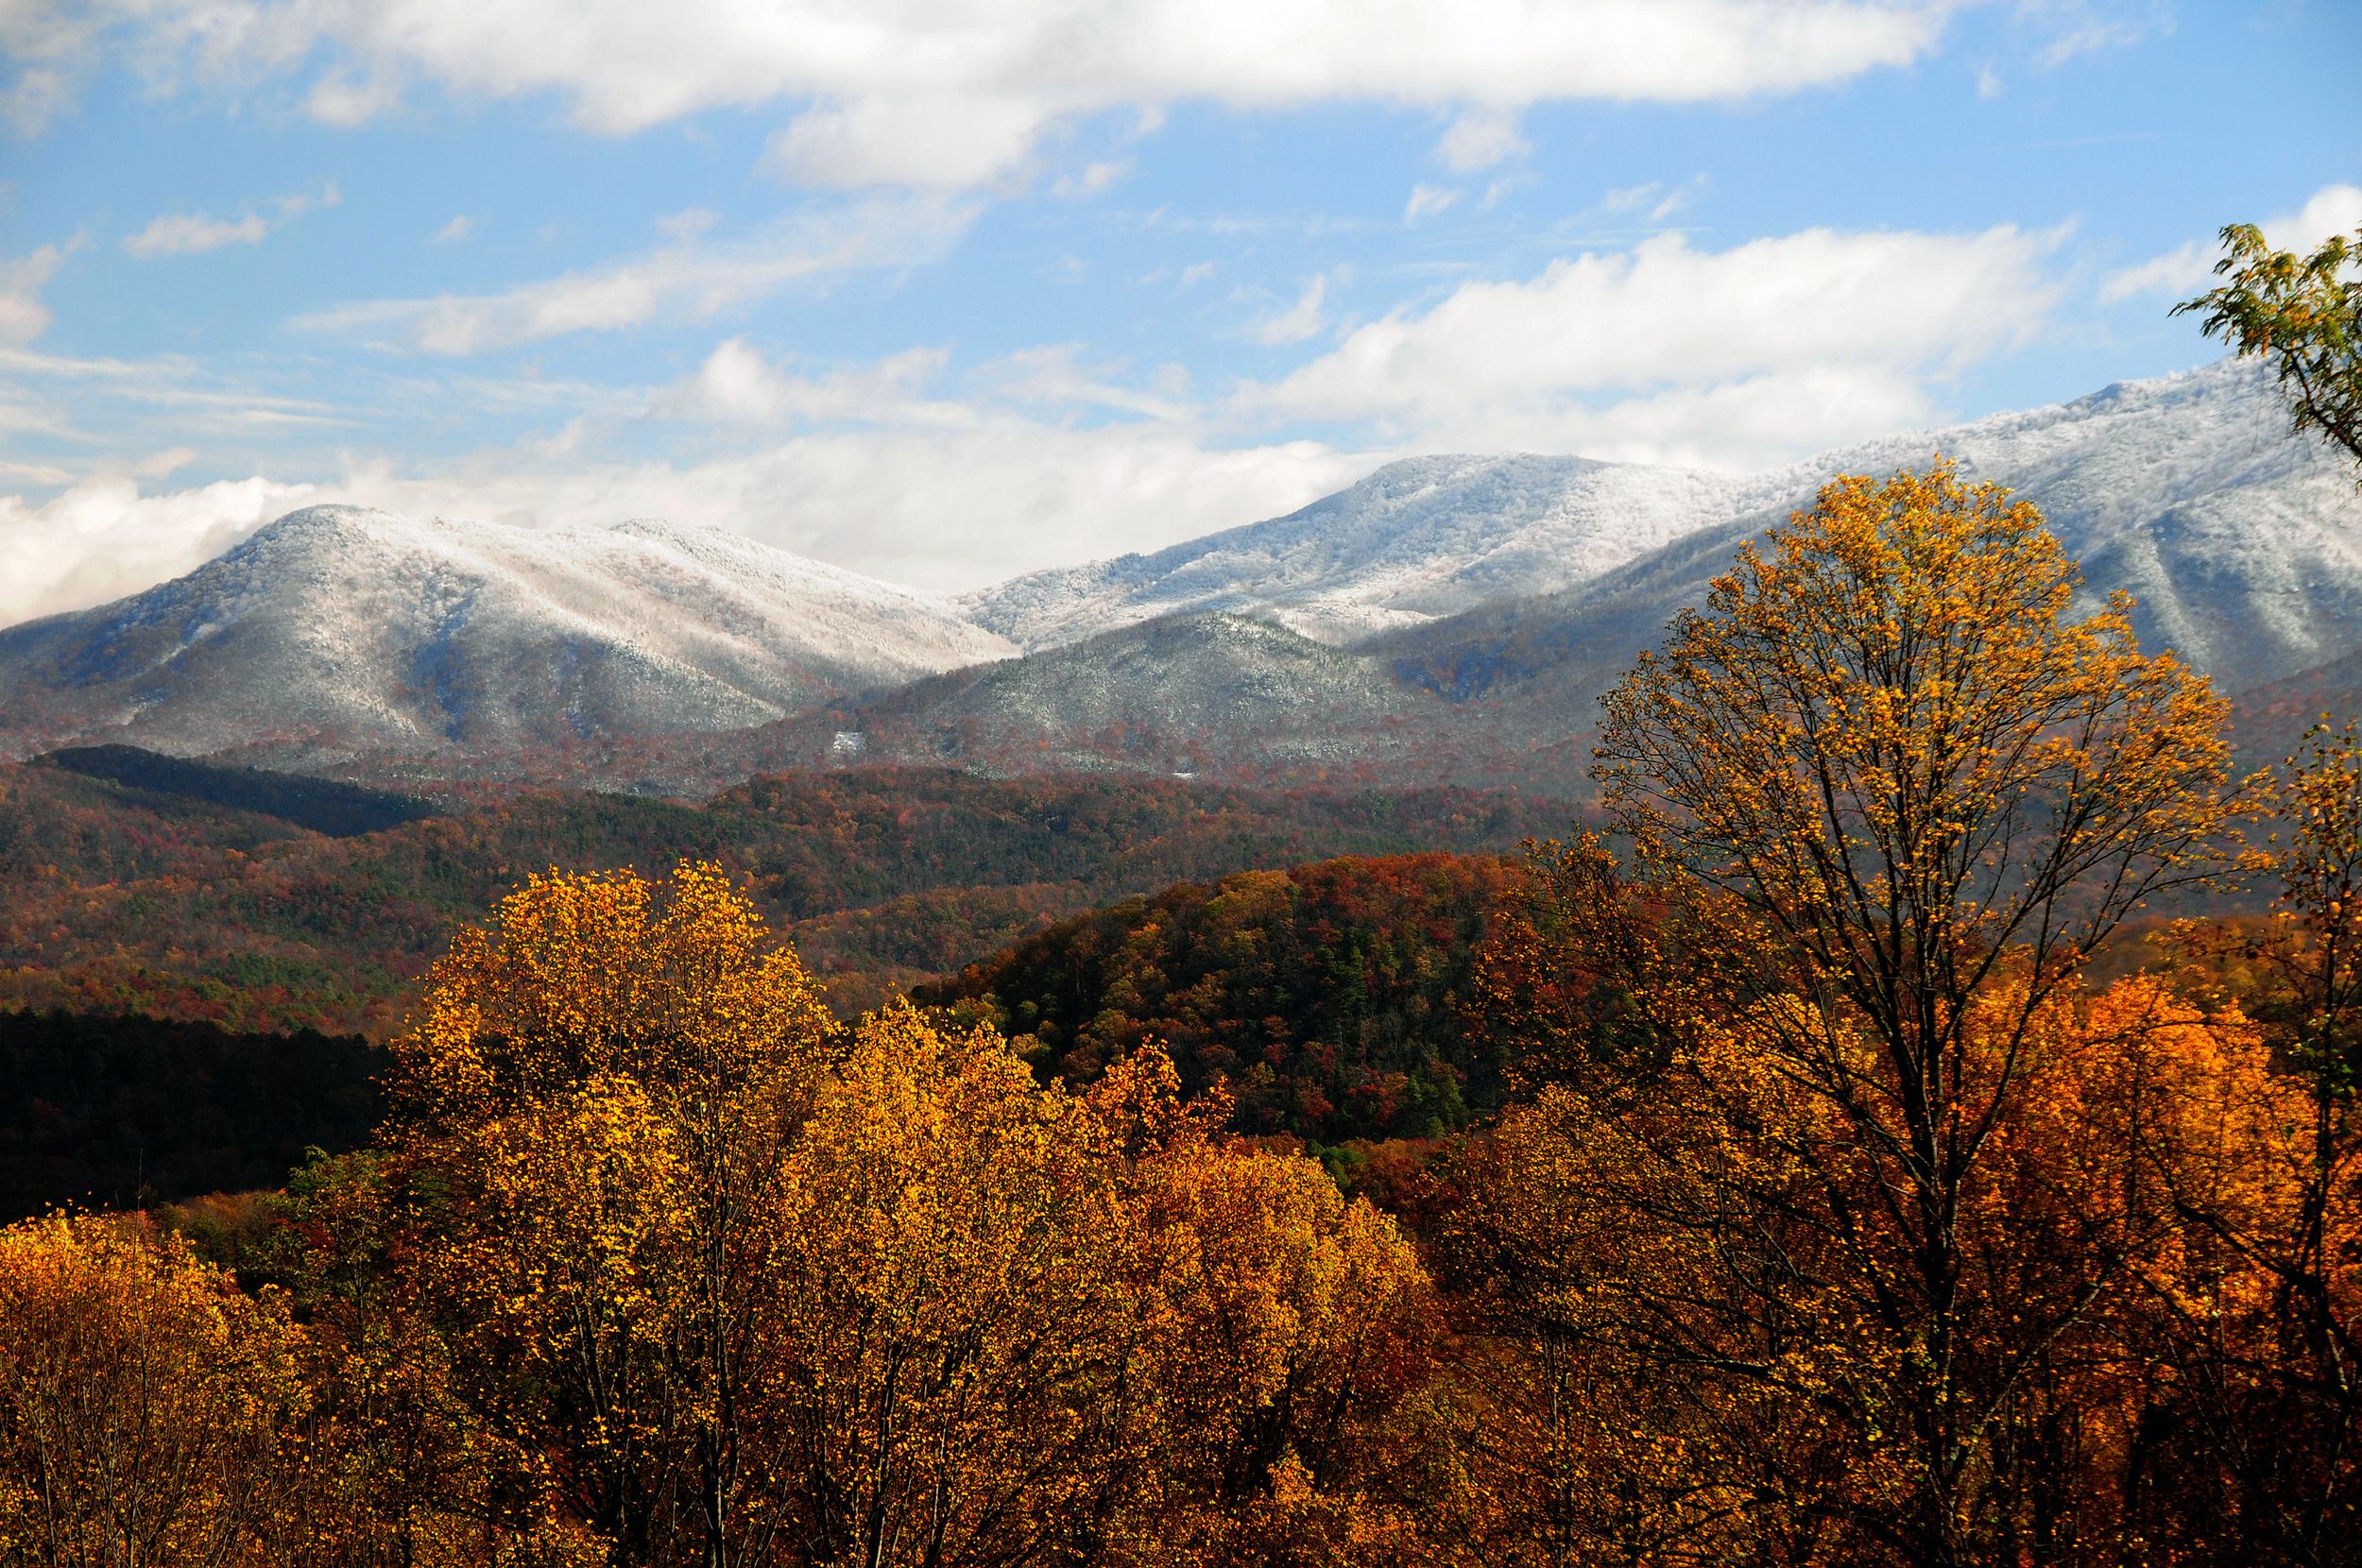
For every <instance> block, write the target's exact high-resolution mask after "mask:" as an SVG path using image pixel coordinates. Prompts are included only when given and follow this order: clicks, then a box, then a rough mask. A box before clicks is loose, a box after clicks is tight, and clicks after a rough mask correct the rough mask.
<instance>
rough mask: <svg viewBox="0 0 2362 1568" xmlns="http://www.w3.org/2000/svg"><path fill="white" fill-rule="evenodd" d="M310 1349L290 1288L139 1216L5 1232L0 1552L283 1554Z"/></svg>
mask: <svg viewBox="0 0 2362 1568" xmlns="http://www.w3.org/2000/svg"><path fill="white" fill-rule="evenodd" d="M299 1352H300V1337H299V1335H298V1334H297V1331H296V1330H295V1328H294V1326H293V1325H292V1324H291V1323H290V1322H289V1321H287V1314H286V1306H285V1303H284V1302H283V1300H282V1299H280V1298H278V1297H276V1296H263V1297H255V1296H249V1295H247V1294H244V1293H242V1292H241V1291H239V1290H238V1288H237V1287H236V1286H235V1284H234V1283H233V1282H232V1281H231V1279H230V1278H229V1277H228V1276H226V1275H225V1274H223V1273H222V1272H221V1271H220V1270H216V1269H214V1268H213V1267H211V1266H210V1265H207V1264H203V1263H200V1262H197V1261H196V1260H195V1259H193V1258H192V1257H191V1256H190V1255H189V1253H188V1252H187V1250H186V1248H185V1247H183V1246H182V1245H180V1243H179V1242H178V1241H177V1240H175V1239H174V1238H172V1237H169V1236H156V1235H153V1234H151V1233H150V1232H148V1231H147V1230H146V1229H145V1226H143V1225H142V1224H141V1222H140V1221H139V1220H137V1219H100V1218H67V1217H64V1216H53V1217H51V1218H48V1219H38V1220H28V1221H26V1222H25V1223H23V1224H20V1225H15V1226H11V1227H9V1228H8V1229H6V1230H0V1563H8V1564H11V1565H20V1564H21V1565H23V1568H209V1565H215V1564H248V1563H253V1564H260V1563H264V1562H271V1561H283V1560H287V1554H288V1547H289V1543H290V1542H292V1541H293V1540H294V1539H295V1538H296V1536H297V1534H298V1532H299V1531H300V1522H299V1521H297V1520H295V1519H293V1518H291V1517H290V1516H289V1515H288V1514H287V1513H286V1511H285V1510H284V1509H283V1508H282V1500H283V1496H284V1493H285V1491H287V1490H288V1483H289V1479H290V1477H291V1475H292V1474H294V1471H295V1469H296V1466H297V1464H298V1463H299V1461H300V1456H299V1455H298V1454H297V1452H296V1444H297V1442H298V1440H299V1438H300V1423H301V1419H302V1417H303V1415H304V1412H305V1407H306V1406H307V1404H308V1398H307V1392H306V1389H305V1388H304V1384H303V1380H302V1378H301V1376H300V1367H301V1363H300V1354H299Z"/></svg>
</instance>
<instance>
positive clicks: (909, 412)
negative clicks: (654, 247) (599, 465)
mask: <svg viewBox="0 0 2362 1568" xmlns="http://www.w3.org/2000/svg"><path fill="white" fill-rule="evenodd" d="M949 357H950V356H949V355H948V354H947V353H946V352H945V350H943V349H910V350H908V351H907V352H904V353H900V354H896V355H893V356H891V357H889V358H887V359H883V360H881V361H879V362H878V363H877V364H875V365H871V366H861V367H859V368H856V369H850V370H845V369H838V370H830V371H825V372H823V373H821V374H819V375H816V376H807V375H796V374H794V373H791V372H788V371H783V370H781V369H779V368H778V367H777V366H773V365H772V364H770V363H769V362H768V361H766V360H765V359H764V358H763V357H762V353H761V352H759V351H758V350H757V349H754V348H752V347H750V346H749V345H748V344H747V342H746V340H745V338H740V337H733V338H730V339H728V340H727V341H725V342H723V343H721V344H719V345H717V346H716V347H715V349H714V350H713V352H712V353H710V354H709V355H708V356H706V361H705V363H704V364H703V365H701V366H698V367H697V368H696V370H695V371H694V372H693V373H692V374H690V375H689V376H687V377H685V378H683V379H682V380H681V381H679V382H676V383H674V384H673V385H672V386H670V387H667V388H665V389H664V390H663V391H662V392H660V393H659V394H658V395H657V396H656V397H655V398H654V399H653V400H652V401H651V402H650V410H651V412H653V413H656V414H659V415H661V416H664V417H668V418H693V419H710V420H717V421H722V422H727V423H732V424H748V425H786V424H818V423H837V422H857V423H872V424H884V423H891V422H916V423H935V424H958V423H967V422H972V421H971V420H969V419H967V417H966V411H965V410H963V409H962V408H960V406H959V405H957V404H951V403H935V404H928V403H926V402H924V401H922V400H921V399H920V398H919V392H920V390H921V388H923V387H924V386H925V385H926V383H928V382H929V381H931V380H933V378H934V377H935V376H936V375H937V374H939V373H940V372H941V371H942V369H943V366H944V364H945V362H946V361H947V360H948V359H949Z"/></svg>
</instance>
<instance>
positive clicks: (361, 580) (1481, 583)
mask: <svg viewBox="0 0 2362 1568" xmlns="http://www.w3.org/2000/svg"><path fill="white" fill-rule="evenodd" d="M1939 453H1942V454H1943V456H1945V457H1946V458H1948V459H1950V460H1952V461H1954V462H1956V463H1957V464H1958V465H1959V466H1960V470H1961V472H1962V473H1963V475H1964V476H1965V477H1968V478H1970V479H1973V480H1987V479H1990V480H1994V481H1996V482H1999V483H2002V484H2005V485H2008V486H2011V487H2012V488H2014V489H2017V490H2018V491H2020V492H2021V493H2024V494H2026V495H2028V497H2029V498H2030V499H2032V500H2034V501H2035V502H2036V503H2039V504H2040V505H2041V506H2042V507H2043V509H2044V511H2045V516H2046V517H2047V518H2048V520H2049V521H2050V524H2051V526H2052V528H2053V530H2054V532H2056V533H2057V534H2058V535H2059V536H2060V537H2061V539H2062V543H2063V544H2064V545H2065V546H2066V548H2067V550H2068V551H2069V553H2070V554H2074V555H2076V556H2078V557H2079V558H2080V560H2081V561H2082V563H2083V567H2084V571H2085V573H2086V577H2087V579H2088V588H2089V591H2088V593H2087V595H2086V600H2087V603H2096V602H2097V600H2099V599H2100V598H2103V597H2104V596H2105V595H2106V594H2108V593H2109V592H2111V591H2114V590H2116V589H2124V590H2127V591H2130V592H2131V593H2133V594H2134V595H2135V596H2136V597H2137V599H2138V600H2139V606H2138V608H2137V610H2136V612H2135V629H2136V631H2137V632H2138V634H2139V635H2140V637H2141V639H2142V641H2143V643H2144V645H2145V646H2148V647H2152V648H2163V647H2170V648H2174V649H2176V650H2177V651H2179V652H2181V653H2182V654H2183V655H2184V656H2186V657H2188V658H2189V659H2190V660H2191V662H2193V663H2195V664H2197V665H2198V666H2199V667H2200V668H2201V669H2204V670H2206V671H2208V672H2209V673H2212V674H2214V675H2215V676H2216V677H2217V683H2218V685H2219V686H2220V687H2221V688H2222V689H2224V690H2232V691H2236V690H2245V689H2249V688H2257V689H2262V688H2267V687H2270V686H2271V685H2272V683H2274V682H2281V681H2285V680H2287V679H2289V678H2291V677H2293V676H2295V675H2296V674H2297V673H2300V672H2302V671H2305V670H2309V669H2315V668H2318V667H2321V666H2324V665H2327V664H2330V663H2332V662H2333V661H2335V660H2336V659H2337V658H2338V657H2340V656H2343V655H2345V654H2347V653H2349V652H2350V651H2352V650H2353V649H2354V648H2355V647H2356V646H2357V645H2362V497H2358V496H2357V493H2356V490H2355V486H2354V485H2353V480H2352V477H2351V475H2350V474H2348V473H2347V472H2346V470H2345V469H2344V468H2343V466H2342V465H2340V464H2339V463H2337V462H2336V460H2334V459H2333V458H2332V457H2331V456H2329V455H2328V454H2326V453H2324V452H2321V451H2320V450H2319V448H2318V447H2317V446H2316V445H2315V444H2313V443H2309V442H2306V441H2303V440H2301V439H2298V438H2296V437H2294V436H2293V435H2290V433H2289V430H2288V425H2287V418H2286V411H2285V405H2284V404H2283V403H2282V402H2281V401H2280V399H2279V395H2278V392H2277V390H2276V388H2274V387H2273V385H2272V384H2271V383H2270V381H2269V379H2268V376H2266V375H2265V374H2264V373H2263V372H2262V371H2261V370H2260V369H2259V368H2258V367H2256V366H2252V365H2246V364H2241V363H2238V362H2235V361H2224V362H2220V363H2218V364H2216V365H2213V366H2206V367H2203V368H2200V369H2198V370H2193V371H2185V372H2181V373H2178V374H2175V375H2170V376H2165V377H2157V378H2150V379H2148V380H2142V381H2127V382H2119V383H2114V384H2112V385H2110V386H2108V387H2104V388H2101V389H2100V390H2098V391H2097V392H2094V393H2091V394H2089V395H2087V396H2085V397H2083V398H2080V399H2076V400H2072V401H2068V402H2064V403H2058V404H2051V405H2047V406H2045V407H2042V408H2036V409H2029V410H2023V411H2017V412H2011V413H2004V414H1996V415H1992V416H1988V417H1986V418H1982V419H1977V420H1973V421H1969V422H1968V423H1966V424H1961V425H1955V426H1951V427H1946V428H1943V429H1939V430H1926V431H1919V432H1913V433H1908V434H1904V435H1894V436H1889V437H1882V438H1880V439H1877V440H1874V441H1869V442H1863V443H1858V444H1857V445H1856V446H1853V447H1849V448H1846V449H1842V450H1841V451H1839V452H1832V453H1828V454H1824V455H1823V456H1822V457H1818V458H1813V459H1808V460H1806V461H1805V462H1802V463H1798V464H1793V465H1789V466H1788V467H1786V468H1782V469H1772V470H1767V471H1766V472H1763V473H1759V474H1754V475H1725V474H1713V473H1707V472H1704V471H1703V470H1694V469H1658V468H1650V467H1646V466H1641V465H1632V464H1615V463H1606V462H1601V461H1598V460H1594V459H1588V458H1578V457H1551V456H1546V455H1536V454H1532V453H1517V454H1508V455H1496V456H1482V455H1468V454H1458V455H1442V456H1429V457H1418V458H1408V459H1402V460H1398V461H1396V462H1394V463H1390V464H1387V465H1385V466H1383V467H1381V468H1379V469H1377V470H1376V471H1374V472H1373V473H1371V474H1369V475H1367V476H1365V477H1364V478H1363V479H1362V480H1361V481H1360V482H1358V483H1357V484H1355V485H1353V486H1347V487H1346V488H1345V489H1343V490H1340V491H1338V492H1336V493H1335V494H1333V495H1330V496H1327V497H1324V498H1322V499H1321V500H1320V501H1317V502H1315V503H1312V504H1311V505H1309V506H1307V507H1303V508H1299V509H1298V510H1297V511H1295V512H1292V513H1289V514H1287V515H1286V516H1284V517H1279V518H1273V519H1266V520H1261V521H1258V522H1252V523H1247V524H1242V525H1241V526H1239V527H1236V528H1231V529H1224V530H1221V531H1218V532H1216V533H1214V534H1209V535H1207V536H1204V537H1200V538H1197V539H1192V540H1187V541H1183V542H1182V543H1179V544H1176V545H1172V546H1170V547H1167V548H1166V549H1164V550H1161V551H1158V552H1155V553H1151V554H1131V555H1124V556H1119V557H1115V558H1112V559H1110V560H1104V561H1098V562H1087V563H1083V564H1082V565H1079V566H1074V567H1066V568H1059V569H1054V570H1053V571H1045V572H1034V573H1028V574H1024V575H1021V576H1019V577H1016V578H1012V579H1009V580H1008V581H1007V582H1004V583H1001V584H998V585H994V586H993V587H991V588H984V589H979V590H976V591H975V592H972V593H969V594H965V595H959V596H947V595H940V594H926V593H920V592H917V591H916V590H912V589H907V588H897V587H895V586H894V585H891V584H886V583H881V582H878V581H877V580H875V579H870V578H865V577H862V576H861V575H859V574H858V573H854V572H850V571H845V570H844V569H842V568H837V567H832V566H828V565H826V564H824V563H819V562H813V561H806V560H803V559H801V558H799V557H796V556H793V555H789V554H785V553H783V552H779V551H775V550H772V549H770V548H769V547H767V546H764V545H761V544H758V543H756V542H755V541H753V540H750V539H747V538H745V537H742V536H738V535H735V534H731V533H727V532H725V531H721V530H715V529H706V528H697V527H692V526H685V525H681V524H676V523H672V522H667V521H665V520H661V519H647V518H639V519H631V520H625V521H624V522H622V523H619V524H616V525H614V526H613V527H609V528H590V527H584V526H567V527H559V528H551V529H539V530H528V529H521V528H515V527H512V526H506V525H500V524H469V523H457V522H450V521H446V520H440V519H435V520H419V519H405V518H399V517H395V516H393V515H391V514H385V513H377V512H371V511H368V510H367V509H365V508H353V507H339V506H328V507H313V508H306V509H305V510H303V511H301V512H297V513H291V514H289V515H288V516H287V517H286V518H283V519H282V520H279V521H278V522H275V523H273V524H271V525H270V526H269V527H267V528H265V529H264V530H261V531H260V532H258V533H257V534H255V535H254V536H252V537H249V538H248V539H247V540H246V541H245V542H243V543H242V544H240V545H239V546H237V547H236V548H235V549H233V550H231V551H230V552H228V553H227V554H224V555H222V556H220V557H218V558H217V559H216V560H214V561H213V562H209V563H208V564H207V565H206V566H204V567H201V568H199V569H198V570H197V571H195V572H192V573H190V574H189V575H187V576H185V577H183V578H180V579H177V580H176V581H174V582H172V583H168V584H163V585H160V586H159V587H158V588H153V589H150V590H148V591H147V592H146V593H145V594H140V595H134V596H131V597H130V598H128V599H125V600H121V601H117V602H116V603H115V604H113V605H102V606H99V607H98V608H96V609H94V610H86V611H79V612H75V613H73V614H70V615H66V616H60V617H52V618H49V619H48V620H45V621H41V622H26V623H24V624H22V625H19V626H15V627H9V628H6V629H0V755H18V756H22V755H28V754H30V753H32V752H37V751H47V750H53V749H56V748H57V747H59V746H61V745H71V744H79V743H90V742H94V741H98V742H104V741H128V742H130V743H135V744H141V745H147V746H152V747H156V748H158V749H162V750H167V751H175V752H179V753H181V754H183V755H198V756H211V757H215V758H221V759H227V760H236V761H243V762H248V763H254V764H258V765H262V766H266V767H279V768H296V769H300V770H303V771H310V772H316V773H317V772H344V773H347V774H350V775H352V776H357V777H367V778H375V779H380V780H417V779H425V778H431V777H436V776H441V777H453V778H460V777H486V778H491V777H504V778H511V779H522V778H532V777H538V776H543V775H548V776H551V777H558V776H564V777H570V778H577V779H584V780H593V781H599V782H602V783H603V784H604V785H605V786H606V787H625V788H631V789H636V790H655V791H659V792H681V793H699V792H704V791H710V790H711V789H713V788H717V787H720V786H721V785H724V784H727V783H728V782H731V781H732V780H734V779H736V778H743V777H745V776H747V775H749V774H751V773H755V772H760V771H762V770H763V769H766V768H776V767H780V766H793V767H813V766H830V765H838V764H841V763H843V762H846V761H847V760H856V759H863V760H870V761H891V760H903V761H914V762H954V763H957V764H958V765H961V766H967V767H974V768H978V769H982V770H985V771H990V772H998V773H1010V772H1022V771H1027V770H1032V769H1039V768H1043V767H1060V768H1075V767H1082V768H1093V767H1109V768H1121V769H1127V770H1134V771H1165V772H1174V773H1189V774H1197V773H1201V772H1206V773H1208V774H1209V775H1212V776H1222V777H1225V778H1228V779H1230V780H1232V781H1252V780H1254V779H1257V778H1262V777H1271V778H1278V779H1285V780H1288V781H1291V782H1298V783H1301V782H1306V781H1308V780H1309V781H1319V780H1322V779H1326V778H1331V777H1334V776H1338V775H1341V774H1342V775H1344V776H1350V777H1355V778H1359V779H1361V781H1364V782H1368V781H1372V780H1373V779H1376V778H1394V779H1398V780H1399V781H1401V782H1406V783H1417V782H1429V781H1442V780H1446V779H1449V780H1455V781H1474V780H1478V779H1481V778H1485V777H1491V776H1499V777H1503V778H1524V779H1526V780H1528V781H1529V782H1530V783H1532V784H1538V785H1546V786H1547V787H1549V788H1552V789H1560V788H1566V787H1568V781H1569V780H1570V779H1571V778H1573V777H1575V776H1577V775H1579V773H1580V762H1581V754H1582V751H1583V736H1584V734H1585V733H1586V732H1587V729H1588V726H1589V724H1590V720H1591V714H1592V702H1593V699H1594V698H1596V696H1597V695H1598V694H1599V692H1600V690H1604V689H1605V687H1606V686H1607V685H1609V684H1611V683H1612V682H1613V680H1614V679H1615V678H1616V677H1617V675H1619V674H1620V673H1621V672H1622V671H1623V670H1624V669H1625V668H1627V667H1628V666H1629V664H1630V662H1631V660H1632V659H1633V657H1634V656H1635V655H1636V654H1637V653H1638V652H1639V651H1640V650H1641V649H1643V648H1645V647H1647V646H1649V645H1650V644H1652V642H1653V641H1654V640H1655V639H1656V638H1657V636H1658V635H1659V633H1660V632H1661V630H1662V628H1663V626H1664V623H1665V622H1666V620H1667V619H1668V618H1669V616H1670V615H1671V614H1672V613H1673V612H1674V611H1676V610H1678V609H1679V608H1681V607H1683V606H1685V605H1693V604H1695V603H1697V602H1698V601H1699V600H1700V599H1701V597H1702V596H1703V593H1704V591H1705V589H1706V587H1707V585H1708V584H1709V583H1710V582H1711V580H1712V578H1713V577H1714V576H1715V574H1716V573H1717V572H1719V571H1720V570H1721V569H1722V568H1723V566H1724V565H1725V564H1726V563H1727V561H1728V560H1729V558H1730V554H1731V552H1732V551H1733V549H1735V548H1736V547H1737V545H1738V544H1739V543H1740V542H1742V541H1743V540H1745V539H1747V538H1749V537H1754V535H1756V534H1757V533H1758V532H1760V530H1762V529H1763V528H1764V527H1765V526H1767V525H1768V524H1769V523H1771V522H1773V521H1776V520H1779V519H1780V518H1781V517H1783V516H1785V515H1786V514H1787V512H1788V511H1789V509H1791V508H1792V507H1796V506H1802V505H1806V504H1809V503H1810V501H1811V498H1812V494H1813V492H1814V490H1815V488H1816V487H1817V486H1819V485H1820V484H1822V483H1823V482H1825V480H1826V479H1827V478H1828V477H1829V476H1830V475H1832V474H1834V473H1836V472H1839V471H1852V472H1871V473H1884V472H1891V471H1892V470H1894V469H1900V468H1907V467H1908V468H1924V467H1926V464H1927V463H1928V462H1929V461H1931V460H1932V459H1933V458H1934V457H1936V456H1937V455H1938V454H1939ZM971 618H972V619H971ZM1546 754H1547V755H1546ZM1537 758H1538V759H1539V760H1537Z"/></svg>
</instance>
